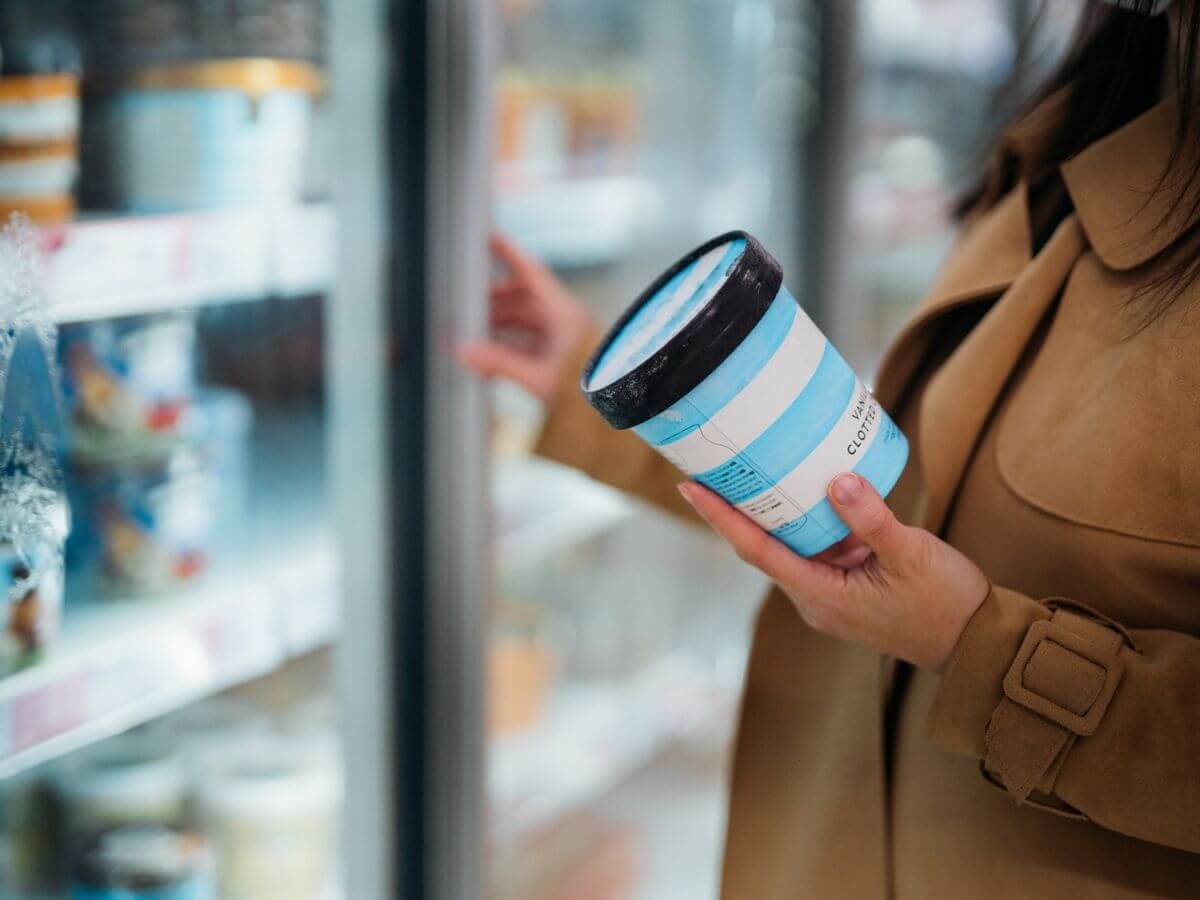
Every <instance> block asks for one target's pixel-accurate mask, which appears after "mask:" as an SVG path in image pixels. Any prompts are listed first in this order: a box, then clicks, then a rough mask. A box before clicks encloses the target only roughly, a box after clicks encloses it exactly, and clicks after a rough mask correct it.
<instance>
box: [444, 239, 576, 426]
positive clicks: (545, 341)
mask: <svg viewBox="0 0 1200 900" xmlns="http://www.w3.org/2000/svg"><path fill="white" fill-rule="evenodd" d="M491 249H492V254H493V256H494V257H495V258H496V259H497V260H499V261H500V262H502V263H504V265H505V266H506V268H507V269H508V276H507V277H506V278H504V279H502V280H500V281H498V282H495V283H493V284H492V286H491V291H490V297H489V307H490V312H491V315H490V325H491V331H492V337H491V338H489V339H488V340H482V341H475V342H473V343H470V344H467V345H466V346H464V347H463V348H462V349H461V350H460V354H459V355H460V357H461V359H462V362H463V364H464V365H465V366H466V367H467V368H469V369H471V370H472V371H473V372H476V373H477V374H479V375H482V376H484V377H485V378H495V377H501V378H509V379H511V380H513V381H515V382H516V383H517V384H519V385H521V386H522V387H524V388H525V389H526V390H528V391H529V392H530V393H532V394H534V395H535V396H536V397H538V398H540V399H541V400H542V402H548V401H549V400H550V398H551V397H552V396H553V394H554V388H555V386H556V385H557V384H558V382H559V380H560V378H561V377H562V375H563V366H564V365H565V363H566V361H567V357H568V356H569V355H570V353H571V350H572V349H573V348H574V347H575V345H576V343H578V342H579V340H581V339H582V338H583V335H584V334H585V333H586V332H587V330H588V329H589V328H590V327H591V324H592V317H591V314H590V313H589V312H588V310H587V307H585V306H584V305H583V304H582V303H581V302H580V301H579V300H578V299H577V298H576V297H575V296H574V295H573V294H572V293H571V292H570V291H569V290H567V287H566V286H565V285H564V284H563V283H562V282H561V281H559V280H558V278H556V277H555V275H554V273H553V272H551V271H550V270H549V269H547V268H546V267H545V266H544V265H542V264H541V263H540V262H538V261H537V260H536V259H534V258H533V257H532V256H529V255H527V254H526V253H524V252H523V251H521V250H520V249H518V247H517V246H516V245H515V244H513V243H512V241H510V240H508V238H506V237H503V236H501V235H498V234H497V235H493V236H492V239H491Z"/></svg>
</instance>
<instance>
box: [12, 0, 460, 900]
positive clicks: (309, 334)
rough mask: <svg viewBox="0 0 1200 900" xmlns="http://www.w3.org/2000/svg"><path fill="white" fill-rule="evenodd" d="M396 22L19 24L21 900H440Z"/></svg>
mask: <svg viewBox="0 0 1200 900" xmlns="http://www.w3.org/2000/svg"><path fill="white" fill-rule="evenodd" d="M390 6H391V5H390V4H387V3H385V2H383V0H366V2H342V0H106V2H86V0H45V2H38V3H26V2H18V0H0V216H2V217H3V219H4V221H5V222H6V223H7V224H6V225H5V226H4V230H3V233H2V234H0V578H2V579H3V582H2V584H0V589H2V590H3V604H4V605H3V613H4V618H3V620H2V622H3V626H4V630H3V633H2V634H0V896H4V897H14V898H39V900H41V898H51V897H53V898H67V897H69V898H88V900H100V898H109V897H121V898H127V900H132V898H142V897H147V898H148V897H158V898H163V897H189V898H192V897H194V898H217V897H220V898H224V900H239V898H244V900H251V898H252V900H271V898H280V900H283V898H287V900H332V898H339V897H378V898H381V900H382V898H385V897H400V896H418V894H420V895H421V896H437V895H438V894H436V893H434V892H432V891H427V892H426V891H423V887H422V886H423V885H428V884H430V883H432V881H433V880H435V879H430V877H429V876H428V872H429V871H430V869H433V868H434V867H433V866H430V867H428V868H427V867H426V866H425V865H424V862H423V858H422V856H421V855H420V854H419V853H414V848H421V847H426V846H428V845H429V844H430V843H431V842H430V841H428V840H426V835H427V832H428V819H429V817H428V816H426V814H425V811H426V809H427V808H429V807H430V806H433V805H436V801H435V800H434V799H432V798H433V794H434V790H433V789H432V788H429V787H425V788H421V787H420V786H421V785H423V784H428V783H431V782H430V781H429V779H428V778H427V770H426V769H425V768H423V766H424V764H425V757H424V756H423V755H422V754H423V752H424V750H423V748H424V746H425V744H424V738H423V734H424V731H425V729H423V728H422V723H421V717H422V716H423V715H425V713H426V710H427V709H428V708H429V705H427V704H426V703H425V702H424V700H419V699H418V698H420V697H423V696H424V695H423V693H422V692H423V691H424V690H426V688H428V687H429V685H430V684H431V681H432V680H431V679H430V678H428V677H426V676H425V673H424V669H423V666H424V664H425V660H426V659H427V656H426V655H425V654H424V653H423V651H422V649H421V648H422V647H423V646H424V642H425V641H426V640H429V639H430V636H431V635H434V634H436V628H435V627H423V620H422V616H423V610H424V607H423V605H422V604H423V603H424V600H425V597H426V596H427V592H426V582H425V577H426V575H427V570H426V568H423V566H425V565H426V564H425V562H424V559H425V555H426V548H427V544H426V540H427V536H428V535H429V534H430V533H431V532H430V527H429V526H428V524H427V523H426V522H425V521H424V518H423V516H424V511H425V510H427V509H428V508H429V507H430V505H431V504H430V503H429V501H428V497H427V496H426V495H424V493H423V488H422V486H423V485H424V484H425V478H426V475H427V472H428V470H427V468H426V460H427V457H428V453H429V449H428V447H427V445H426V444H425V436H426V435H427V434H428V431H429V429H428V427H427V423H426V422H425V421H424V418H423V417H424V415H425V412H426V410H427V409H428V408H429V406H430V405H431V404H429V403H428V401H427V393H428V392H429V391H430V390H431V388H430V384H431V383H433V380H434V379H433V376H432V375H431V374H430V371H431V367H428V366H427V355H426V352H425V348H426V346H427V343H428V341H427V337H426V331H425V327H426V325H427V324H428V323H429V321H430V320H432V319H436V318H437V316H434V315H432V314H430V315H427V314H426V311H427V309H428V308H429V303H430V300H429V292H428V291H427V284H428V282H429V278H428V262H427V261H428V259H429V258H430V257H431V255H433V254H437V253H444V252H445V251H444V250H439V249H437V246H436V242H435V241H433V240H432V239H431V238H430V236H429V233H430V231H431V229H432V228H434V227H435V225H436V223H431V222H429V221H427V220H426V219H425V218H424V215H425V210H426V209H427V208H428V205H429V204H428V196H429V192H430V191H431V190H432V189H433V188H432V187H431V185H436V184H437V182H435V181H432V180H431V179H430V178H429V177H427V175H428V173H427V166H428V164H429V157H430V153H429V148H428V147H427V146H426V144H425V140H426V136H427V135H428V134H429V133H430V129H431V120H432V116H431V114H430V112H429V111H430V108H431V106H432V104H431V103H429V102H427V96H426V89H425V86H426V83H427V81H428V75H429V71H428V69H429V67H430V66H431V62H430V60H431V59H432V58H434V56H435V54H434V53H433V52H432V51H431V49H430V48H431V46H433V39H432V38H429V37H427V34H426V28H427V27H433V25H434V24H436V20H437V16H436V15H434V14H430V15H429V16H427V15H426V10H425V8H424V6H422V5H420V4H410V5H406V6H405V11H404V12H403V13H397V14H396V16H395V17H393V16H392V11H391V9H390ZM447 43H448V42H447V41H444V40H443V41H442V42H441V43H440V44H437V46H445V45H446V44H447ZM393 54H395V56H394V57H393ZM437 58H438V59H439V60H440V62H441V64H443V65H445V66H449V60H447V59H445V58H443V57H437ZM439 121H440V123H441V125H442V126H443V127H444V126H445V125H446V121H445V119H442V120H439ZM406 136H407V137H406ZM448 181H449V179H448V178H446V177H443V179H442V182H441V183H442V184H443V185H444V184H445V183H446V182H448ZM478 246H479V248H480V251H479V253H478V254H477V255H478V256H479V258H480V259H481V260H482V249H481V248H482V246H483V244H482V237H480V239H479V241H478ZM414 486H415V487H414ZM466 546H467V550H466V554H467V556H468V557H470V558H478V559H480V560H482V552H481V551H480V550H472V549H470V544H469V538H468V539H467V544H466ZM481 564H482V563H481ZM469 568H470V567H469V566H467V567H465V568H464V571H466V570H469ZM476 693H478V691H476ZM476 743H477V742H476ZM467 745H468V746H469V745H470V742H467ZM438 758H440V757H438ZM442 781H443V782H447V783H448V782H449V781H451V779H446V778H443V779H442ZM455 783H456V784H461V782H455ZM455 812H456V813H457V812H458V811H457V810H456V811H455ZM471 893H472V892H470V891H461V892H460V891H458V890H457V889H456V888H454V887H449V888H447V889H445V890H444V891H443V892H442V893H441V894H440V896H446V897H451V896H454V897H461V896H470V895H471Z"/></svg>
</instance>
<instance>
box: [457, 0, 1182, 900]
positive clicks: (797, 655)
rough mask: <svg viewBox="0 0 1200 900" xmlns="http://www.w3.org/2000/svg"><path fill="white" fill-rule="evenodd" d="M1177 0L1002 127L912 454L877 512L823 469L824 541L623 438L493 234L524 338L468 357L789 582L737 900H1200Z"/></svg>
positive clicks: (580, 339)
mask: <svg viewBox="0 0 1200 900" xmlns="http://www.w3.org/2000/svg"><path fill="white" fill-rule="evenodd" d="M1125 5H1133V4H1122V6H1125ZM1162 5H1163V4H1162V3H1158V4H1152V3H1149V2H1145V3H1138V4H1137V7H1138V8H1137V9H1132V10H1131V9H1117V8H1110V7H1107V6H1099V5H1097V6H1095V7H1094V8H1093V9H1091V10H1089V11H1087V12H1086V13H1085V21H1084V22H1083V23H1082V26H1081V31H1080V34H1079V36H1078V38H1077V42H1076V44H1075V47H1074V50H1073V52H1072V53H1071V54H1069V56H1068V58H1067V59H1066V61H1065V63H1064V65H1063V67H1062V69H1061V71H1060V72H1059V73H1058V74H1057V75H1056V76H1055V77H1054V78H1053V79H1052V80H1051V82H1050V83H1049V84H1048V85H1047V87H1046V89H1045V90H1044V91H1043V92H1042V94H1041V98H1040V100H1039V101H1038V102H1037V103H1036V104H1035V105H1033V107H1032V108H1031V110H1030V111H1029V112H1027V113H1026V114H1025V115H1024V116H1022V117H1021V118H1020V119H1019V120H1018V121H1017V123H1016V124H1015V125H1013V126H1012V127H1011V128H1010V129H1009V130H1008V131H1007V132H1006V133H1005V134H1004V136H1003V137H1002V138H1001V140H1000V141H999V143H998V146H997V148H996V150H995V152H994V154H993V157H992V159H991V162H990V165H989V167H988V170H987V174H986V177H985V179H984V181H983V184H982V187H981V188H980V189H979V191H978V192H977V193H976V195H975V196H974V197H973V198H972V199H971V201H970V203H969V204H968V211H967V214H966V218H965V229H964V233H963V235H962V238H961V240H960V242H959V244H958V246H957V248H956V250H955V252H954V253H953V254H952V255H951V258H950V259H949V261H948V263H947V264H946V266H945V268H944V270H943V272H942V273H941V275H940V276H939V278H938V280H937V282H936V284H935V285H934V287H933V289H932V291H931V293H930V296H929V297H928V298H927V299H926V301H925V303H924V305H923V307H922V308H921V310H920V311H919V312H918V314H917V316H916V318H915V319H914V320H913V321H912V322H911V323H910V324H909V325H908V326H907V328H906V329H905V330H904V332H903V333H902V334H901V335H900V337H899V338H898V340H897V341H896V343H895V345H894V346H893V347H892V349H891V351H890V353H889V354H888V356H887V359H886V360H885V362H884V365H883V367H882V370H881V374H880V377H879V380H878V383H879V385H880V389H879V391H878V395H879V399H880V400H881V402H882V403H883V404H884V406H885V407H886V408H887V409H888V410H889V411H890V412H891V413H892V415H893V416H894V417H895V418H896V420H897V421H898V422H899V423H900V425H901V426H902V428H903V429H904V430H905V432H906V433H907V434H908V436H909V438H910V441H911V443H912V447H913V457H912V460H911V462H910V463H909V466H908V469H907V471H906V473H905V476H904V478H903V479H902V481H901V483H900V485H898V487H897V488H896V490H895V491H894V493H893V494H892V496H891V498H889V504H890V505H891V509H889V507H888V506H887V505H885V504H884V503H883V501H882V500H881V499H880V498H879V497H878V495H877V494H875V492H874V491H873V490H872V488H871V487H870V486H869V485H867V484H866V483H864V482H863V481H861V480H860V479H858V478H856V477H855V476H853V475H842V476H839V477H838V478H836V479H835V480H834V481H833V483H832V484H831V485H830V489H829V495H830V500H831V501H832V502H833V504H834V506H835V508H836V509H837V510H838V512H839V515H841V516H842V518H843V519H844V520H845V521H846V523H847V524H848V525H850V527H851V529H852V531H853V535H852V537H850V538H848V539H847V540H846V541H845V542H843V543H842V544H841V545H840V546H838V547H836V548H834V549H833V550H831V551H828V552H827V553H826V554H824V555H823V557H822V558H820V559H818V560H805V559H801V558H800V557H797V556H795V555H793V554H791V553H790V552H788V551H787V550H786V549H785V548H784V547H783V546H782V545H781V544H779V543H777V542H775V541H774V540H773V539H771V538H770V537H768V536H767V535H766V534H764V533H763V532H761V531H759V530H758V529H757V528H755V527H754V526H753V525H752V524H750V522H749V521H748V520H746V519H744V518H742V516H741V515H740V514H739V513H738V512H736V511H735V510H733V509H732V508H731V507H729V506H727V505H726V504H725V503H724V502H722V501H721V500H720V499H719V498H718V497H717V496H716V495H714V494H712V493H709V492H708V491H706V490H705V489H703V488H702V487H700V486H699V485H696V484H691V483H688V484H684V485H682V486H681V490H680V493H679V494H677V493H676V490H675V485H676V483H677V482H679V481H680V475H679V474H678V473H677V472H676V471H674V470H672V469H671V468H670V467H669V466H668V465H667V464H666V463H665V462H664V461H662V460H661V459H659V458H658V457H657V456H655V455H654V454H653V452H652V451H651V450H649V449H648V448H647V447H645V446H644V445H642V444H641V443H640V442H639V441H638V440H637V438H635V437H633V436H632V435H629V434H625V433H619V432H614V431H611V430H609V429H608V428H607V427H606V426H605V425H604V424H603V423H602V422H601V420H600V419H599V418H598V417H597V416H595V415H594V414H593V413H592V412H591V411H590V410H589V408H588V407H587V406H586V404H585V403H584V401H583V400H582V399H581V397H580V394H579V390H578V387H577V378H578V372H579V369H580V366H581V363H582V361H583V359H584V358H585V355H586V353H587V352H588V351H589V350H590V349H591V348H592V347H594V345H595V342H596V337H597V336H596V334H595V332H594V330H593V326H592V324H591V322H590V321H589V320H588V317H587V315H586V313H585V312H583V310H582V307H581V306H580V304H579V303H577V302H576V301H575V300H574V299H573V298H572V297H571V296H570V295H569V294H568V293H567V292H566V290H565V289H564V288H563V287H562V285H560V284H559V283H558V282H557V281H556V280H555V279H554V278H553V276H551V275H550V274H549V273H548V272H547V271H546V270H545V269H544V268H542V267H541V266H539V265H538V264H537V263H535V262H533V261H531V260H529V259H528V258H526V257H524V256H522V255H521V254H520V253H519V252H518V251H516V250H515V249H514V248H513V247H511V246H510V245H509V244H507V243H506V242H504V241H503V240H498V241H497V242H496V247H495V249H496V251H497V253H498V254H499V255H500V256H501V257H502V258H503V259H505V260H506V261H507V262H508V264H509V266H510V268H511V270H512V276H513V277H512V279H511V280H510V281H509V282H507V283H506V284H504V285H501V286H499V287H497V288H496V290H495V292H494V294H493V298H492V304H493V305H492V312H493V320H494V323H495V324H496V325H497V326H498V327H500V328H503V329H506V330H511V329H513V328H516V329H518V330H520V329H523V330H525V331H526V332H527V334H526V337H528V338H530V340H527V341H525V342H523V343H522V344H521V345H520V347H514V346H513V345H511V344H506V343H500V342H498V341H491V342H485V343H483V344H479V345H476V346H473V347H471V348H468V350H467V351H466V359H467V362H468V363H469V364H470V365H471V366H472V367H473V368H475V369H476V370H478V371H480V372H482V373H484V374H487V375H502V376H506V377H509V378H512V379H514V380H516V381H518V382H520V383H521V384H523V385H525V386H526V387H527V388H529V389H530V390H532V391H533V392H534V393H536V394H538V395H540V396H541V397H542V398H543V399H545V401H546V402H547V405H548V407H549V416H548V420H547V424H546V427H545V432H544V434H543V436H542V440H541V452H543V453H545V454H546V455H547V456H550V457H553V458H556V459H558V460H561V461H563V462H566V463H569V464H573V465H575V466H578V467H579V468H581V469H583V470H584V471H586V472H589V473H590V474H592V475H593V476H595V477H597V478H600V479H602V480H605V481H608V482H609V483H611V484H614V485H616V486H618V487H621V488H624V489H627V490H630V491H632V492H634V493H636V494H639V495H641V496H643V497H647V498H649V499H651V500H653V501H656V502H658V503H659V504H661V505H662V506H664V507H667V508H668V509H672V510H674V511H676V512H680V513H682V514H685V515H686V514H689V513H692V512H693V511H694V513H698V514H699V515H700V516H701V517H702V518H704V519H706V520H707V521H708V522H709V523H710V524H711V525H712V526H713V527H714V528H715V529H716V530H717V531H718V532H719V533H720V534H721V535H722V536H723V537H725V538H726V539H727V540H728V541H729V542H730V543H731V544H732V545H733V546H734V548H735V549H736V550H737V552H738V554H739V555H740V556H741V557H742V559H743V560H745V561H746V562H747V563H749V564H751V565H754V566H757V567H758V568H760V569H761V570H762V571H763V572H765V573H766V574H768V575H769V576H770V577H771V578H772V580H773V581H774V582H775V585H776V587H775V588H774V589H773V590H772V592H771V594H770V595H769V596H768V598H767V600H766V603H765V605H764V606H763V609H762V612H761V614H760V617H759V620H758V624H757V627H756V630H755V637H754V648H753V652H752V656H751V660H750V665H749V670H748V673H747V679H746V687H745V695H744V698H743V705H742V720H741V729H740V732H739V736H738V740H737V747H736V756H735V765H734V771H733V784H732V796H731V801H730V819H729V832H728V837H727V842H726V855H725V867H724V882H723V891H724V895H725V896H727V897H730V898H736V900H743V898H746V900H763V898H766V900H774V898H781V900H782V898H789V900H792V898H799V897H838V898H858V897H862V898H879V897H887V896H895V897H901V898H904V897H922V898H924V897H938V898H942V897H950V898H957V897H972V898H974V897H1060V896H1062V897H1068V896H1069V897H1105V898H1110V897H1143V896H1197V895H1200V309H1197V308H1196V307H1197V301H1198V300H1200V282H1197V279H1196V275H1197V270H1198V268H1200V151H1198V147H1200V140H1198V138H1197V131H1198V129H1200V123H1198V122H1197V118H1198V117H1197V112H1198V111H1200V107H1198V101H1197V81H1196V79H1197V78H1198V77H1200V75H1198V72H1197V59H1196V56H1197V48H1198V44H1200V10H1198V8H1197V2H1196V0H1191V2H1184V0H1180V2H1177V3H1176V4H1174V6H1173V7H1172V8H1171V9H1170V11H1169V13H1168V14H1167V15H1166V16H1159V15H1151V14H1150V13H1152V12H1157V10H1151V8H1150V7H1152V6H1160V7H1161V6H1162ZM680 494H681V495H682V496H680ZM685 501H686V502H685ZM892 510H895V514H894V515H893V512H892Z"/></svg>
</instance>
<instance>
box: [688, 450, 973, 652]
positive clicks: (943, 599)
mask: <svg viewBox="0 0 1200 900" xmlns="http://www.w3.org/2000/svg"><path fill="white" fill-rule="evenodd" d="M679 492H680V493H681V494H682V495H683V497H684V499H685V500H687V501H688V503H690V504H691V505H692V506H693V507H694V508H695V510H696V512H698V513H699V514H700V515H701V516H703V517H704V519H705V520H707V521H708V523H709V524H710V525H712V527H713V528H714V529H716V531H717V532H718V533H719V534H720V535H721V536H722V537H723V538H725V540H727V541H729V543H730V544H732V545H733V549H734V550H736V551H737V554H738V556H740V557H741V558H742V559H743V560H744V561H745V562H748V563H749V564H750V565H752V566H754V567H756V568H758V569H761V570H762V571H763V572H765V573H766V574H767V575H768V576H769V577H770V578H771V579H772V580H773V581H775V582H776V583H777V584H778V585H779V586H780V587H781V588H782V589H783V591H784V593H786V594H787V595H788V597H790V598H791V600H792V602H793V603H794V604H795V605H796V609H797V610H799V612H800V616H801V618H803V619H804V621H805V622H807V623H808V625H809V626H811V627H812V628H815V629H816V630H817V631H822V632H825V633H826V634H830V635H834V636H835V637H839V638H843V639H845V640H848V641H855V642H857V643H860V644H866V645H868V646H871V647H874V648H875V649H876V650H879V651H880V652H882V653H885V654H887V655H889V656H895V657H898V658H899V659H903V660H906V661H907V662H910V663H912V664H913V665H915V666H920V667H921V668H925V669H932V670H935V671H938V670H940V669H941V668H942V667H943V666H945V664H946V662H947V661H948V660H949V659H950V654H951V653H952V652H953V650H954V646H955V645H956V644H957V643H958V639H959V636H960V635H961V634H962V632H963V629H964V628H966V625H967V621H968V620H969V619H970V618H971V616H972V615H973V614H974V612H975V610H977V609H978V608H979V606H980V604H982V603H983V601H984V599H985V598H986V597H987V594H988V591H989V590H990V585H989V584H988V580H987V578H986V577H985V576H984V574H983V572H982V571H981V570H980V569H979V567H978V566H976V565H975V564H974V563H973V562H971V561H970V560H969V559H967V558H966V557H965V556H963V555H962V554H961V553H959V552H958V551H957V550H955V549H954V548H953V547H951V546H950V545H949V544H947V543H946V542H945V541H942V540H939V539H938V538H936V537H934V536H933V535H932V534H930V533H929V532H928V531H925V530H924V529H921V528H911V527H909V526H907V525H902V524H901V523H900V522H899V521H898V520H897V519H896V517H895V515H893V513H892V511H891V510H890V509H888V507H887V504H885V503H884V502H883V498H882V497H880V496H879V494H878V492H877V491H876V490H875V489H874V488H873V487H872V486H871V485H870V483H869V482H867V481H865V480H864V479H863V478H861V477H860V476H858V475H854V474H846V475H839V476H838V477H837V478H835V479H834V480H833V481H832V482H830V485H829V499H830V502H831V503H832V504H833V507H834V509H835V510H836V511H837V513H838V515H839V516H840V517H841V519H842V521H843V522H845V523H846V524H847V525H848V526H849V527H850V530H851V532H852V534H851V536H850V537H848V538H846V539H845V540H844V541H842V542H841V543H840V544H838V545H837V546H835V547H833V548H831V549H830V550H827V551H825V552H824V553H822V554H821V555H820V556H817V557H814V558H812V559H805V558H804V557H802V556H799V555H798V554H796V553H794V552H793V551H792V550H789V549H788V548H787V547H786V546H784V545H783V544H782V543H781V542H780V541H778V540H776V539H775V538H773V537H771V536H770V535H769V534H767V533H766V532H765V531H763V530H762V529H761V528H759V527H758V526H757V525H755V524H754V523H753V522H752V521H751V520H750V519H749V518H747V517H746V516H744V515H743V514H742V513H741V512H739V511H738V510H736V509H735V508H734V507H732V506H730V505H729V504H728V503H726V502H725V501H724V500H723V499H722V498H721V497H720V496H718V495H717V494H715V493H713V492H712V491H710V490H708V489H707V488H705V487H703V486H701V485H699V484H696V483H695V482H684V483H683V484H681V485H680V486H679Z"/></svg>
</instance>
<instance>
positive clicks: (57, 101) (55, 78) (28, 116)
mask: <svg viewBox="0 0 1200 900" xmlns="http://www.w3.org/2000/svg"><path fill="white" fill-rule="evenodd" d="M78 134H79V78H78V76H76V75H75V74H73V73H69V72H52V73H45V74H31V75H5V76H3V77H0V143H2V144H4V145H6V146H9V145H14V144H21V145H26V146H29V145H37V144H57V143H69V144H71V145H74V143H75V140H76V137H77V135H78Z"/></svg>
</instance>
